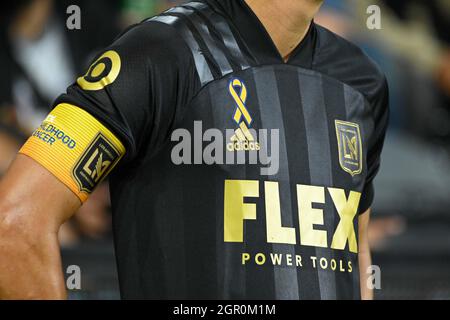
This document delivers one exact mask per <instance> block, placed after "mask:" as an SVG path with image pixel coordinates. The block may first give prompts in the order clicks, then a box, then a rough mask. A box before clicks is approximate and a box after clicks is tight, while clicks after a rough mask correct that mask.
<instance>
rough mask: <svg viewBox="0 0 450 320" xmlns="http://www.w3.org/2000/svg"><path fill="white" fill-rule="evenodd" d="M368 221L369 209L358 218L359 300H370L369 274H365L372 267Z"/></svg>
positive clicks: (371, 293) (371, 291) (371, 295)
mask: <svg viewBox="0 0 450 320" xmlns="http://www.w3.org/2000/svg"><path fill="white" fill-rule="evenodd" d="M369 221H370V209H369V210H367V211H366V212H364V213H363V214H361V215H360V216H359V219H358V228H359V239H358V259H359V261H358V262H359V274H360V286H361V299H363V300H372V299H373V289H371V288H369V287H368V286H367V280H368V277H369V276H370V274H368V273H367V270H368V268H369V267H370V266H371V265H372V258H371V254H370V245H369V238H368V227H369Z"/></svg>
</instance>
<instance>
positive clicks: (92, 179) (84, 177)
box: [73, 133, 120, 193]
mask: <svg viewBox="0 0 450 320" xmlns="http://www.w3.org/2000/svg"><path fill="white" fill-rule="evenodd" d="M119 159H120V151H119V150H117V149H116V148H115V147H114V145H113V144H112V143H110V142H109V141H108V139H107V138H106V137H105V136H103V135H102V134H101V133H99V134H98V135H97V137H96V138H95V139H94V141H93V142H92V143H91V144H90V146H89V147H88V148H87V149H86V151H85V152H84V154H83V155H82V156H81V158H80V160H79V161H78V163H77V164H76V165H75V167H74V170H73V176H74V178H75V181H76V182H77V184H78V186H79V188H80V191H83V192H87V193H91V192H92V191H93V190H94V188H95V187H96V186H97V185H98V184H99V183H100V182H101V181H102V179H103V178H104V177H105V176H106V175H107V174H108V173H109V172H110V171H111V170H112V168H114V166H115V164H116V163H117V161H118V160H119Z"/></svg>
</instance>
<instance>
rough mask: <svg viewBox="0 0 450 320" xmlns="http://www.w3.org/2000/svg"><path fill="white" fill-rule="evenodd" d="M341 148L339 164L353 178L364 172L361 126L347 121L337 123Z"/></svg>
mask: <svg viewBox="0 0 450 320" xmlns="http://www.w3.org/2000/svg"><path fill="white" fill-rule="evenodd" d="M335 125H336V135H337V141H338V148H339V164H340V165H341V168H342V169H343V170H344V171H345V172H348V173H350V174H351V175H352V176H355V175H358V174H360V173H361V172H362V167H363V162H362V142H361V132H360V130H359V125H358V124H356V123H352V122H346V121H340V120H336V121H335Z"/></svg>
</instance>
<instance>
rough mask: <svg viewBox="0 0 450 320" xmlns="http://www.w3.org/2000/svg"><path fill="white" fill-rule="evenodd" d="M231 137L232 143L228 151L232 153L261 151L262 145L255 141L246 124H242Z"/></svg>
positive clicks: (228, 145)
mask: <svg viewBox="0 0 450 320" xmlns="http://www.w3.org/2000/svg"><path fill="white" fill-rule="evenodd" d="M234 133H235V134H234V135H233V136H232V137H231V139H230V140H231V142H230V143H228V144H227V149H228V151H230V152H234V151H259V150H261V145H260V144H259V142H257V141H255V138H254V137H253V135H252V133H251V132H250V130H249V129H248V127H247V125H246V124H245V122H241V124H240V125H239V128H238V129H237V130H236V131H235V132H234Z"/></svg>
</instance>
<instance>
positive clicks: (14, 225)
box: [0, 155, 81, 299]
mask: <svg viewBox="0 0 450 320" xmlns="http://www.w3.org/2000/svg"><path fill="white" fill-rule="evenodd" d="M80 205H81V202H80V200H79V198H78V197H77V196H76V195H75V194H74V193H73V192H72V191H71V190H69V189H68V188H67V187H66V186H65V185H64V184H63V183H61V182H60V181H59V180H58V179H57V178H55V176H54V175H53V174H51V173H50V172H49V171H48V170H46V169H44V168H43V167H42V166H41V165H40V164H38V163H37V162H36V161H34V160H33V159H31V158H29V157H27V156H24V155H19V156H18V157H17V159H16V160H15V161H14V163H13V164H12V166H11V168H10V169H9V171H8V172H7V174H6V176H5V177H3V179H2V180H1V182H0V257H1V258H0V299H64V298H65V297H66V291H65V284H64V277H63V274H62V269H61V258H60V250H59V243H58V237H57V235H58V230H59V227H60V226H61V224H62V223H63V222H64V221H66V220H67V219H68V218H70V217H71V215H72V214H73V213H74V212H76V210H77V209H78V208H79V207H80Z"/></svg>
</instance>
